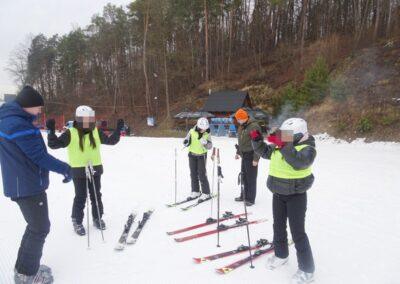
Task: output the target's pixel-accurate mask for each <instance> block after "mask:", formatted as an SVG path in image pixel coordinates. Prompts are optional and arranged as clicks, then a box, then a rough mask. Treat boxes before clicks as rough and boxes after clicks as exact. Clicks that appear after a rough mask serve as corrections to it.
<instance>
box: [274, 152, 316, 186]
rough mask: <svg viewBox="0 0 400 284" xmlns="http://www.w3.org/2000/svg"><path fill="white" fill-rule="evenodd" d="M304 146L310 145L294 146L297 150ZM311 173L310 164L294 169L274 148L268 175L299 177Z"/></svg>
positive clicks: (286, 177) (289, 177) (287, 177)
mask: <svg viewBox="0 0 400 284" xmlns="http://www.w3.org/2000/svg"><path fill="white" fill-rule="evenodd" d="M305 147H311V146H309V145H298V146H295V147H294V148H295V149H296V150H297V151H301V150H302V149H304V148H305ZM311 174H312V168H311V166H310V167H308V168H307V169H303V170H296V169H294V168H293V167H292V166H291V165H290V164H289V163H288V162H286V160H285V158H284V157H283V155H282V153H281V151H280V150H279V149H276V150H275V151H274V152H273V153H272V155H271V161H270V164H269V175H270V176H273V177H277V178H282V179H301V178H305V177H308V176H310V175H311Z"/></svg>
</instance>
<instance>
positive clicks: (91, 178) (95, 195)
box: [88, 162, 105, 242]
mask: <svg viewBox="0 0 400 284" xmlns="http://www.w3.org/2000/svg"><path fill="white" fill-rule="evenodd" d="M88 172H89V176H90V181H91V183H92V185H93V191H94V199H95V201H96V208H97V218H98V220H99V225H100V232H101V238H102V240H103V242H105V241H104V233H103V229H104V228H103V224H102V222H101V216H100V208H99V200H98V199H97V189H96V184H95V181H94V169H93V164H92V162H89V165H88Z"/></svg>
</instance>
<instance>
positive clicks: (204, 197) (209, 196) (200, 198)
mask: <svg viewBox="0 0 400 284" xmlns="http://www.w3.org/2000/svg"><path fill="white" fill-rule="evenodd" d="M210 198H211V195H210V194H204V193H203V194H202V195H201V196H200V197H199V202H203V201H206V200H208V199H210Z"/></svg>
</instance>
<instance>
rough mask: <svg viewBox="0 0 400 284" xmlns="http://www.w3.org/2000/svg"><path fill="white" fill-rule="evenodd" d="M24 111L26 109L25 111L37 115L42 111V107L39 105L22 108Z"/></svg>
mask: <svg viewBox="0 0 400 284" xmlns="http://www.w3.org/2000/svg"><path fill="white" fill-rule="evenodd" d="M24 111H26V112H27V113H29V114H31V115H34V116H38V115H39V114H40V113H41V112H42V107H41V106H37V107H27V108H24Z"/></svg>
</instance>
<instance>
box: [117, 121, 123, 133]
mask: <svg viewBox="0 0 400 284" xmlns="http://www.w3.org/2000/svg"><path fill="white" fill-rule="evenodd" d="M124 126H125V122H124V120H123V119H121V118H120V119H118V121H117V129H118V130H119V131H122V129H124Z"/></svg>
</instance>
